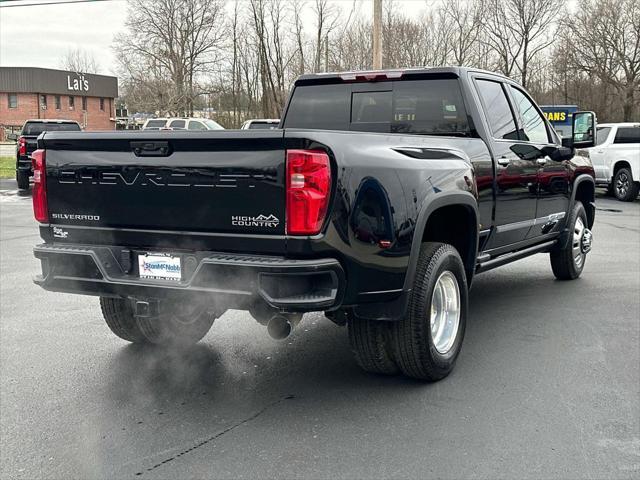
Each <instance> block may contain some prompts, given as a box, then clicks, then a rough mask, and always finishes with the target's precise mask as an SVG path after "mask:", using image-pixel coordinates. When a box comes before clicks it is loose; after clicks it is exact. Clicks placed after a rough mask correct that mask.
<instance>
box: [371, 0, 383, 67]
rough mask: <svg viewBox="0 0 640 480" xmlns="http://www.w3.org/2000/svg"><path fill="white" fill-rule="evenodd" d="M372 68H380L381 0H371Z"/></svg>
mask: <svg viewBox="0 0 640 480" xmlns="http://www.w3.org/2000/svg"><path fill="white" fill-rule="evenodd" d="M373 68H374V69H376V70H379V69H381V68H382V0H373Z"/></svg>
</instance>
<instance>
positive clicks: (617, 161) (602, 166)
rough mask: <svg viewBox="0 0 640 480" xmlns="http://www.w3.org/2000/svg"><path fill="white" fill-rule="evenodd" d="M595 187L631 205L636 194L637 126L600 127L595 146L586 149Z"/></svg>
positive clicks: (639, 187) (639, 163)
mask: <svg viewBox="0 0 640 480" xmlns="http://www.w3.org/2000/svg"><path fill="white" fill-rule="evenodd" d="M588 152H589V156H590V157H591V161H592V162H593V168H594V169H595V172H596V184H597V185H600V186H605V187H607V188H608V189H609V192H610V193H611V194H612V195H614V196H615V197H616V198H617V199H618V200H621V201H623V202H632V201H633V200H635V199H636V198H637V197H638V193H639V192H640V123H601V124H600V125H598V131H597V139H596V145H595V147H593V148H589V149H588Z"/></svg>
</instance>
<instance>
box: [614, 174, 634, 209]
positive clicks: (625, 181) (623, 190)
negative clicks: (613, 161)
mask: <svg viewBox="0 0 640 480" xmlns="http://www.w3.org/2000/svg"><path fill="white" fill-rule="evenodd" d="M612 187H613V195H614V196H615V197H616V198H617V199H618V200H620V201H621V202H633V201H634V200H635V199H636V198H637V197H638V192H639V191H640V183H639V182H634V181H633V177H632V176H631V170H630V169H628V168H626V167H623V168H621V169H619V170H618V171H617V172H616V174H615V175H614V176H613V182H612Z"/></svg>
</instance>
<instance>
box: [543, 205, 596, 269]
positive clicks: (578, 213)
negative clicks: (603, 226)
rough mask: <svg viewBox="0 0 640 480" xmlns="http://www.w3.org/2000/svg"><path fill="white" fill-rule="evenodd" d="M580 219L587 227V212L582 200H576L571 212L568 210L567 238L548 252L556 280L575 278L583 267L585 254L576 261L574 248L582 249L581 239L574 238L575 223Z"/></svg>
mask: <svg viewBox="0 0 640 480" xmlns="http://www.w3.org/2000/svg"><path fill="white" fill-rule="evenodd" d="M578 220H580V221H581V222H582V225H583V226H584V228H588V225H587V213H586V212H585V210H584V206H583V205H582V202H576V203H575V205H574V206H573V209H572V210H571V212H569V218H568V219H567V230H568V235H569V239H568V240H567V241H566V242H565V245H564V246H562V247H560V246H558V247H555V248H554V249H553V250H552V251H551V253H550V254H549V256H550V258H551V270H553V274H554V275H555V277H556V278H557V279H558V280H575V279H576V278H578V277H579V276H580V274H581V273H582V270H583V269H584V264H585V261H586V254H583V255H582V256H581V261H580V263H578V262H577V261H576V259H575V256H576V255H575V254H574V253H575V252H574V248H575V247H578V248H580V249H582V246H581V243H580V242H581V240H578V241H577V244H576V241H575V240H574V232H575V231H576V228H577V227H576V224H577V222H578Z"/></svg>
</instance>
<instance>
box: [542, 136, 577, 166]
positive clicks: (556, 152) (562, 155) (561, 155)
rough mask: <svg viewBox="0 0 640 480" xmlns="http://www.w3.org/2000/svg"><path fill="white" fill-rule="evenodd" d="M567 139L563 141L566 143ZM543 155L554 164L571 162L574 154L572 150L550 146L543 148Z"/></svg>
mask: <svg viewBox="0 0 640 480" xmlns="http://www.w3.org/2000/svg"><path fill="white" fill-rule="evenodd" d="M564 140H565V139H563V141H564ZM542 153H544V154H545V155H546V156H548V157H549V158H550V159H551V160H553V161H554V162H563V161H565V160H571V159H572V158H573V155H574V152H573V149H572V148H569V147H566V146H564V145H563V146H562V147H556V146H548V147H543V148H542Z"/></svg>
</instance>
